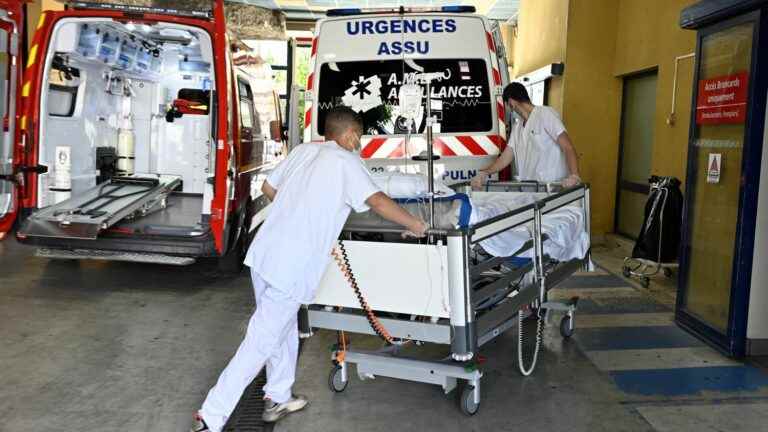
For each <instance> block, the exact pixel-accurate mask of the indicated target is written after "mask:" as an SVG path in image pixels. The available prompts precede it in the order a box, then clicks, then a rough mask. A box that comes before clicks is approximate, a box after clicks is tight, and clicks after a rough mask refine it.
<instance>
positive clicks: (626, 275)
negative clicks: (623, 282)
mask: <svg viewBox="0 0 768 432" xmlns="http://www.w3.org/2000/svg"><path fill="white" fill-rule="evenodd" d="M621 274H623V275H624V277H627V278H628V277H630V276H632V273H630V272H629V267H627V266H624V267H622V269H621Z"/></svg>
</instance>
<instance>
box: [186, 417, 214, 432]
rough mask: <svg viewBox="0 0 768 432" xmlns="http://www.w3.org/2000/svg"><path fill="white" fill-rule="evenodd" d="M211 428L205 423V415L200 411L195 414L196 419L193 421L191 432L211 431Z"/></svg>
mask: <svg viewBox="0 0 768 432" xmlns="http://www.w3.org/2000/svg"><path fill="white" fill-rule="evenodd" d="M210 431H211V429H209V428H208V425H207V424H205V420H203V417H202V416H201V415H200V413H196V414H195V421H194V423H192V429H190V430H189V432H210Z"/></svg>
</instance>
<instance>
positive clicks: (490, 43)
mask: <svg viewBox="0 0 768 432" xmlns="http://www.w3.org/2000/svg"><path fill="white" fill-rule="evenodd" d="M485 37H486V38H487V39H488V49H489V50H491V52H496V44H494V43H493V35H491V33H490V32H485Z"/></svg>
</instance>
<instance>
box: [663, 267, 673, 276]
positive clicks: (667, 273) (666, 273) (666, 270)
mask: <svg viewBox="0 0 768 432" xmlns="http://www.w3.org/2000/svg"><path fill="white" fill-rule="evenodd" d="M664 276H666V277H668V278H671V277H672V269H671V268H669V267H664Z"/></svg>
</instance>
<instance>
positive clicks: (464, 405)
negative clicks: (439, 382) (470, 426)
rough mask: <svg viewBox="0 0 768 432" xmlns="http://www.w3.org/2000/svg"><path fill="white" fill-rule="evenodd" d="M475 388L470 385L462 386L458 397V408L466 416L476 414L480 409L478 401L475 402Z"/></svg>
mask: <svg viewBox="0 0 768 432" xmlns="http://www.w3.org/2000/svg"><path fill="white" fill-rule="evenodd" d="M474 392H475V388H474V387H473V386H471V385H467V386H464V390H462V392H461V396H460V399H459V408H460V409H461V412H462V413H464V414H465V415H468V416H473V415H475V414H477V411H478V410H479V409H480V403H475V396H474Z"/></svg>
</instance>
